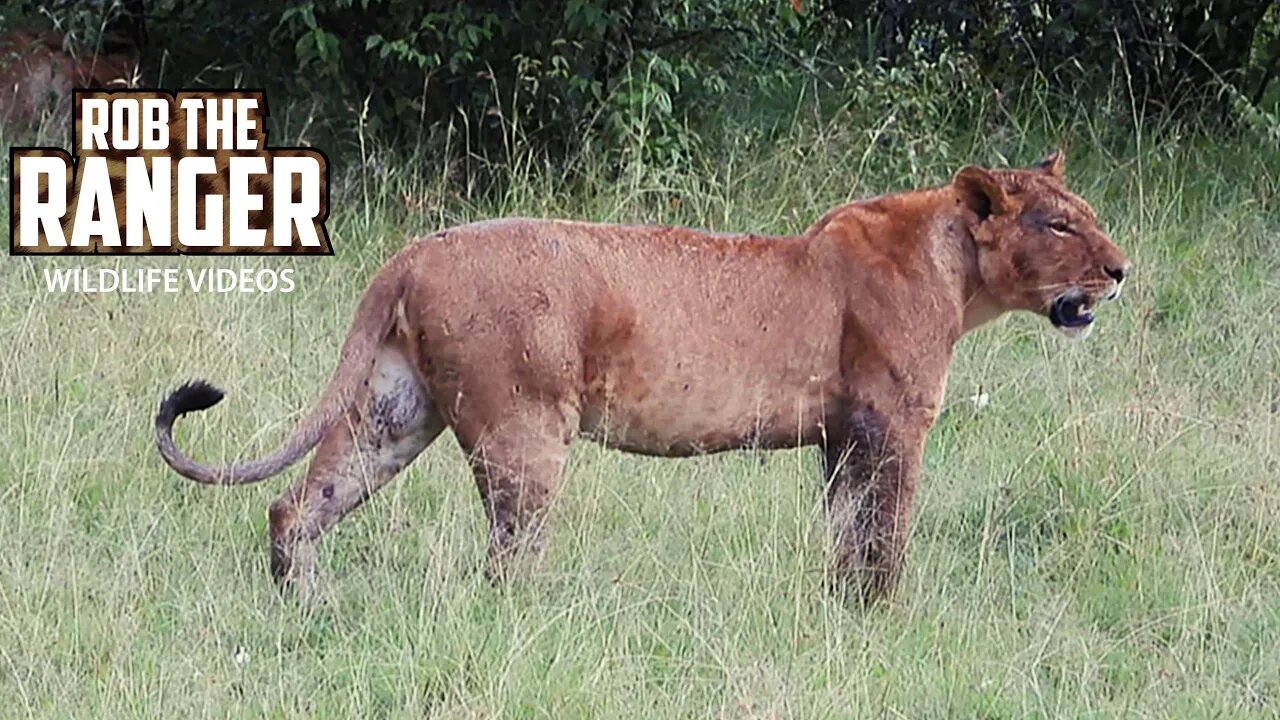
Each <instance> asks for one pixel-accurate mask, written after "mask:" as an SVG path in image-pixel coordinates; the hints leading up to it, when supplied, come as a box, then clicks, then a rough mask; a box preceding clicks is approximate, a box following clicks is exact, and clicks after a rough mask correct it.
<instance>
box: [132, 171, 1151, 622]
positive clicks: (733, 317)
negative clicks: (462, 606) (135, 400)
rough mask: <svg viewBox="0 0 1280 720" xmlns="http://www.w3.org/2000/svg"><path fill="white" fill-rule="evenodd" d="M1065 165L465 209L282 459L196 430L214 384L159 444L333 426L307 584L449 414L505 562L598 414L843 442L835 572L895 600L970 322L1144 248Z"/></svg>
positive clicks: (837, 447) (363, 331)
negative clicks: (179, 437)
mask: <svg viewBox="0 0 1280 720" xmlns="http://www.w3.org/2000/svg"><path fill="white" fill-rule="evenodd" d="M1062 174H1063V165H1062V158H1061V156H1060V155H1057V154H1055V155H1054V156H1052V157H1051V158H1049V159H1048V160H1046V161H1044V162H1043V163H1041V164H1040V165H1038V166H1037V167H1036V168H1033V169H1031V170H990V171H989V170H983V169H980V168H974V167H968V168H965V169H963V170H961V171H960V172H959V173H958V174H957V175H956V177H955V179H954V180H953V181H952V182H951V183H950V184H948V185H945V186H942V187H938V188H933V189H928V190H921V191H916V192H907V193H901V194H896V195H889V196H883V197H879V198H873V199H870V200H863V201H859V202H854V203H851V204H848V205H843V206H840V207H838V208H835V209H833V210H832V211H831V212H829V213H827V214H826V215H825V216H824V217H823V218H822V219H821V220H819V221H818V222H817V223H815V224H814V225H813V226H812V227H811V228H809V230H807V231H806V232H805V233H804V234H802V235H798V236H794V237H759V236H753V235H723V234H713V233H708V232H703V231H699V230H693V229H686V228H676V227H637V226H619V225H599V224H591V223H582V222H568V221H560V220H525V219H515V220H503V221H495V222H483V223H476V224H472V225H467V226H463V227H457V228H453V229H450V230H446V231H443V232H439V233H437V234H435V235H432V236H430V237H426V238H422V239H419V240H417V241H415V242H413V243H412V244H411V245H410V246H409V247H407V248H406V249H404V250H403V251H401V252H400V253H399V254H397V255H396V256H395V257H394V258H393V259H391V260H390V261H389V262H388V263H387V265H386V266H385V267H384V268H383V269H382V270H381V271H380V272H379V273H378V274H377V275H376V276H375V278H374V279H373V281H372V283H371V285H370V287H369V289H368V290H367V291H366V294H365V296H364V299H363V301H362V302H361V304H360V307H359V309H358V310H357V313H356V320H355V322H354V326H353V328H352V330H351V333H350V335H349V337H348V338H347V341H346V344H345V345H344V347H343V351H342V358H341V360H340V361H339V363H338V369H337V371H336V373H335V375H334V378H333V380H332V381H331V383H330V385H329V388H328V389H327V390H326V391H325V393H324V395H323V396H322V398H321V400H320V402H319V403H318V405H317V406H316V408H315V409H314V410H313V411H312V412H311V414H310V415H309V416H308V417H307V418H306V419H305V420H304V421H303V422H302V423H300V424H299V426H298V428H297V430H296V431H295V432H294V434H293V436H292V437H291V438H290V439H289V440H287V441H286V442H285V444H284V445H282V446H281V448H280V449H278V450H277V451H275V452H274V453H272V454H271V455H270V456H269V457H268V458H266V459H264V460H259V461H251V462H248V463H243V464H238V465H233V466H230V467H225V468H215V467H209V466H206V465H202V464H199V463H196V462H194V461H192V460H190V459H188V458H186V457H185V456H184V455H183V454H182V453H181V452H180V451H179V450H178V449H177V448H176V447H175V446H174V444H173V440H172V423H173V419H174V417H176V416H177V415H180V414H182V413H183V412H186V411H188V410H195V409H203V407H207V406H208V405H210V404H212V402H210V400H211V399H212V401H213V402H216V399H217V398H211V396H210V395H209V393H208V391H207V390H200V389H190V388H184V389H183V390H181V391H179V392H177V393H175V394H174V395H173V396H171V397H170V399H169V400H167V401H166V404H165V405H162V409H161V413H160V416H159V417H158V418H157V442H158V444H159V448H160V451H161V454H162V455H163V456H164V458H165V460H166V461H168V462H169V464H170V465H171V466H173V467H174V468H175V469H176V470H178V472H180V473H182V474H183V475H185V476H187V477H190V478H192V479H194V480H198V481H201V482H209V483H221V484H238V483H243V482H253V481H257V480H261V479H263V478H266V477H269V476H271V475H273V474H275V473H278V472H279V471H281V470H282V469H284V468H285V467H286V466H287V465H289V464H291V463H292V462H295V461H296V460H297V459H299V458H300V457H301V456H302V455H303V454H305V453H306V452H307V451H308V450H309V449H310V448H311V447H313V446H315V445H316V444H317V443H318V444H319V449H318V451H317V452H316V455H315V458H314V460H313V461H312V464H311V468H310V470H309V472H308V473H307V474H306V476H305V477H304V478H302V479H301V480H300V481H299V482H298V483H297V484H296V485H295V486H294V487H293V488H291V489H290V490H289V491H287V492H286V493H284V494H283V495H282V496H281V497H280V498H279V499H277V500H276V501H275V502H274V503H273V504H272V506H271V510H270V534H271V540H272V569H273V572H274V573H275V574H276V577H277V578H278V579H279V580H281V581H282V582H290V581H293V580H297V579H309V577H310V575H311V573H312V569H313V562H314V556H315V545H316V543H317V542H318V540H319V538H320V536H321V535H322V534H323V533H324V532H325V531H327V530H328V529H329V528H331V527H332V526H333V524H334V523H336V522H337V521H338V520H339V519H341V518H342V517H343V516H344V515H346V514H347V513H348V512H350V511H351V510H352V509H354V508H355V507H356V506H358V505H359V504H360V503H361V502H362V501H363V500H364V499H365V498H367V497H368V496H369V494H370V493H372V492H373V491H374V490H376V489H377V488H379V487H381V486H382V485H383V484H385V483H386V482H388V481H389V480H390V479H391V478H392V477H393V476H394V475H395V474H396V473H397V472H398V471H400V470H401V469H402V468H404V466H405V465H407V464H408V463H409V462H410V461H411V460H412V459H413V458H414V457H415V456H416V455H417V454H418V453H419V452H421V451H422V449H423V448H425V447H426V446H427V445H428V444H429V443H430V442H431V441H432V440H433V439H434V438H435V437H436V436H437V435H438V434H439V433H440V432H441V431H442V430H443V429H444V428H445V427H449V428H452V429H453V431H454V433H455V434H456V436H457V438H458V441H459V443H460V444H461V446H462V448H463V449H464V450H465V451H466V453H467V456H468V458H469V459H470V462H471V465H472V468H473V470H474V472H475V476H476V481H477V484H478V487H479V491H480V495H481V498H482V499H483V502H484V506H485V510H486V514H487V517H488V519H489V524H490V533H489V561H490V566H489V569H490V572H491V574H492V575H494V576H495V577H504V576H506V575H507V574H508V573H509V572H511V571H512V569H513V568H516V567H522V566H525V565H526V564H527V562H526V561H524V560H519V558H536V557H537V556H538V555H539V552H540V549H541V547H542V542H541V535H542V532H541V530H542V525H543V520H544V514H545V510H546V508H547V505H548V503H549V502H550V501H551V499H552V498H553V497H554V495H555V493H556V489H557V485H558V483H559V479H560V473H561V468H562V467H563V464H564V460H565V455H566V452H567V450H568V448H569V444H570V442H571V441H572V440H573V439H574V438H575V437H579V436H581V437H587V438H591V439H593V440H595V441H598V442H601V443H604V444H606V445H608V446H610V447H615V448H620V449H623V450H626V451H630V452H634V453H640V454H645V455H654V456H668V457H670V456H684V455H692V454H698V453H711V452H718V451H723V450H730V449H734V448H743V447H764V448H786V447H795V446H800V445H815V444H816V445H822V446H823V449H824V472H825V477H824V480H825V492H826V504H827V510H828V517H829V520H830V523H831V527H832V532H833V536H834V540H835V551H834V565H833V577H834V578H835V579H836V580H837V581H840V582H841V584H842V585H852V586H853V587H854V588H855V589H856V590H858V591H860V592H861V594H862V595H863V596H864V597H866V598H868V599H874V598H878V597H881V596H883V595H884V594H886V593H887V592H888V591H890V590H891V589H892V588H893V587H894V584H895V582H896V579H897V577H898V575H899V573H900V569H901V566H902V561H903V556H904V552H905V544H906V538H907V526H908V519H909V514H910V510H911V498H912V494H913V492H914V489H915V485H916V478H917V477H918V475H919V472H920V464H921V455H922V452H923V447H924V440H925V435H926V433H927V431H928V429H929V427H930V426H931V425H932V424H933V422H934V420H935V418H936V417H937V415H938V411H939V405H940V402H941V399H942V395H943V389H944V387H945V383H946V374H947V366H948V363H949V362H950V359H951V354H952V348H953V346H954V345H955V343H956V341H957V340H959V338H960V337H961V336H962V335H963V334H964V333H965V332H967V331H968V330H970V329H972V328H974V327H976V326H978V325H980V324H982V323H984V322H987V321H989V320H991V319H992V318H994V317H996V316H998V315H1000V314H1001V313H1003V312H1007V311H1011V310H1028V311H1032V312H1037V313H1041V314H1046V315H1047V314H1049V310H1050V307H1051V305H1052V304H1053V303H1054V301H1055V300H1056V299H1058V298H1060V297H1061V296H1062V295H1063V293H1064V292H1067V291H1070V292H1074V293H1077V294H1079V293H1083V296H1084V297H1086V298H1087V301H1088V304H1089V305H1093V304H1095V303H1096V302H1097V301H1099V300H1102V299H1104V298H1106V297H1109V296H1113V295H1114V294H1115V293H1116V292H1117V291H1118V288H1119V283H1120V280H1122V279H1123V277H1124V273H1126V272H1127V270H1128V267H1129V262H1128V260H1127V259H1126V258H1125V257H1124V255H1123V254H1122V253H1121V252H1120V250H1119V249H1117V248H1116V247H1115V245H1114V244H1112V242H1111V241H1110V240H1109V239H1108V238H1107V236H1106V235H1105V234H1104V233H1103V231H1102V230H1101V229H1100V228H1099V227H1098V224H1097V221H1096V217H1095V216H1094V213H1093V211H1092V210H1091V209H1090V208H1089V206H1088V205H1087V204H1086V203H1085V202H1084V201H1083V200H1081V199H1080V198H1079V197H1077V196H1075V195H1073V194H1071V193H1070V192H1069V191H1068V190H1067V189H1066V187H1065V186H1064V185H1063V183H1062ZM1064 228H1065V229H1064ZM219 397H220V395H219Z"/></svg>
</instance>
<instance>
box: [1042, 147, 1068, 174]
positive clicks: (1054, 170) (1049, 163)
mask: <svg viewBox="0 0 1280 720" xmlns="http://www.w3.org/2000/svg"><path fill="white" fill-rule="evenodd" d="M1036 169H1037V170H1039V171H1040V172H1042V173H1045V174H1046V175H1052V176H1053V177H1055V178H1057V179H1059V180H1061V179H1062V178H1064V177H1066V174H1067V156H1066V155H1064V154H1063V153H1062V151H1061V150H1054V151H1053V154H1052V155H1050V156H1049V157H1047V158H1045V159H1043V160H1041V161H1040V162H1038V163H1036Z"/></svg>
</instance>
